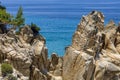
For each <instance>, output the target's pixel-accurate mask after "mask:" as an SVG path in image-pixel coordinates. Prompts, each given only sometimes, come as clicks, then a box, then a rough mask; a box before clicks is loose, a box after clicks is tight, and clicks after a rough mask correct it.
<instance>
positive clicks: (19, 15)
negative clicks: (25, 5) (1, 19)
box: [13, 6, 25, 27]
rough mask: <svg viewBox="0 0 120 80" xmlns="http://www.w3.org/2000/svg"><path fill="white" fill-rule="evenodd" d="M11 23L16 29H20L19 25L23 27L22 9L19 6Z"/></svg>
mask: <svg viewBox="0 0 120 80" xmlns="http://www.w3.org/2000/svg"><path fill="white" fill-rule="evenodd" d="M13 22H15V23H14V25H16V26H18V27H20V26H21V25H24V23H25V19H24V17H23V9H22V7H21V6H20V7H19V9H18V12H17V15H16V18H15V19H14V20H13Z"/></svg>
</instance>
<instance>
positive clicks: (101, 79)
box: [63, 11, 120, 80]
mask: <svg viewBox="0 0 120 80" xmlns="http://www.w3.org/2000/svg"><path fill="white" fill-rule="evenodd" d="M63 61H64V62H63V80H120V26H116V25H115V23H114V22H113V21H110V22H109V23H108V24H107V25H106V26H104V15H103V14H102V13H101V12H98V11H93V12H91V13H90V14H88V15H86V16H83V17H82V19H81V22H80V24H78V27H77V30H76V31H75V33H74V35H73V38H72V45H71V46H68V47H66V53H65V56H64V57H63Z"/></svg>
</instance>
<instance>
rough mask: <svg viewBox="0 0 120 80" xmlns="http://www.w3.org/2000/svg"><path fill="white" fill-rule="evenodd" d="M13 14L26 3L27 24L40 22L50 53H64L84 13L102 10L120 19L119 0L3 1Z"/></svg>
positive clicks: (108, 17) (113, 17) (107, 14)
mask: <svg viewBox="0 0 120 80" xmlns="http://www.w3.org/2000/svg"><path fill="white" fill-rule="evenodd" d="M0 1H1V2H2V4H4V5H5V6H7V10H8V11H9V12H10V13H11V14H13V15H14V14H16V13H17V10H18V7H19V6H23V9H24V17H25V18H26V23H27V24H29V23H31V22H34V23H36V24H37V25H39V26H40V28H41V31H40V34H42V35H43V36H44V37H45V38H46V40H47V47H48V49H49V50H48V51H49V55H50V54H51V53H52V52H56V53H58V54H59V55H60V56H63V55H64V48H65V47H66V46H68V45H70V44H71V40H72V35H73V33H74V31H75V30H76V27H77V24H78V23H79V22H80V18H81V17H82V15H86V14H88V13H89V12H91V11H92V10H98V11H101V12H103V13H104V15H105V24H106V23H108V22H109V20H111V19H112V20H114V21H115V22H116V23H118V22H119V21H120V1H119V0H96V2H95V1H93V0H4V1H3V0H0Z"/></svg>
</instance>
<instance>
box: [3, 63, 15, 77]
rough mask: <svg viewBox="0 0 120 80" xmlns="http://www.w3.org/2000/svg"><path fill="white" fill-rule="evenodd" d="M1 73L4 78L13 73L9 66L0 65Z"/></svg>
mask: <svg viewBox="0 0 120 80" xmlns="http://www.w3.org/2000/svg"><path fill="white" fill-rule="evenodd" d="M1 71H2V75H3V76H6V75H8V74H12V73H13V68H12V66H11V65H10V64H7V63H2V65H1Z"/></svg>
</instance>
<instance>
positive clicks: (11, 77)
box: [8, 74, 17, 80]
mask: <svg viewBox="0 0 120 80" xmlns="http://www.w3.org/2000/svg"><path fill="white" fill-rule="evenodd" d="M8 80H17V78H16V77H15V76H13V75H12V74H9V75H8Z"/></svg>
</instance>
